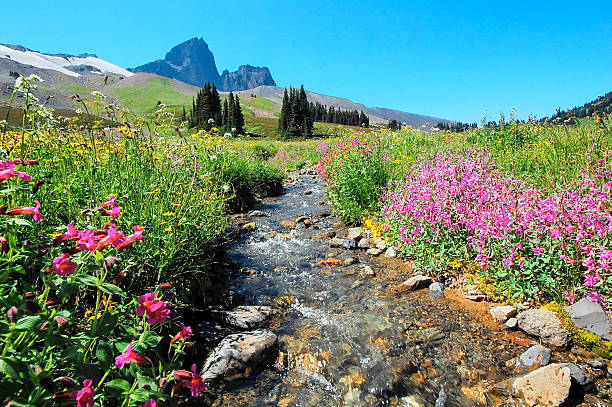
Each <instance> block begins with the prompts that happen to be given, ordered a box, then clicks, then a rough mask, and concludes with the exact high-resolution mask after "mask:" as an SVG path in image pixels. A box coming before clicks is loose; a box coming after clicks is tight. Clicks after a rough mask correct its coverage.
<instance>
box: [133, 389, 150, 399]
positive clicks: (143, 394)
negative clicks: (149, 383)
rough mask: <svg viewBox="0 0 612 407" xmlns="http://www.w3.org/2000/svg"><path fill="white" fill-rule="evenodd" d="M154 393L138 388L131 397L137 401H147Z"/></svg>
mask: <svg viewBox="0 0 612 407" xmlns="http://www.w3.org/2000/svg"><path fill="white" fill-rule="evenodd" d="M152 395H153V393H152V392H150V391H148V390H145V389H136V390H134V393H132V394H130V398H131V399H132V400H135V401H147V400H149V399H150V398H151V397H152Z"/></svg>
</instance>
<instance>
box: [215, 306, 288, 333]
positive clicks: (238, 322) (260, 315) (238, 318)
mask: <svg viewBox="0 0 612 407" xmlns="http://www.w3.org/2000/svg"><path fill="white" fill-rule="evenodd" d="M276 314H277V312H276V310H275V309H274V308H272V307H269V306H267V305H243V306H240V307H236V308H234V309H233V310H232V311H213V317H215V318H216V319H218V320H221V321H223V322H225V323H227V324H229V325H232V326H235V327H237V328H242V329H253V328H257V327H259V326H260V325H261V324H263V323H264V322H265V321H266V320H268V319H269V318H271V317H272V316H274V315H276Z"/></svg>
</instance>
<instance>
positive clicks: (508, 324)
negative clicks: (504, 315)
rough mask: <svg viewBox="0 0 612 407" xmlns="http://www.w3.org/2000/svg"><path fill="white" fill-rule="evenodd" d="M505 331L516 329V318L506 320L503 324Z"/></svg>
mask: <svg viewBox="0 0 612 407" xmlns="http://www.w3.org/2000/svg"><path fill="white" fill-rule="evenodd" d="M504 325H505V326H506V328H507V329H516V327H517V326H518V319H516V318H508V320H507V321H506V323H505V324H504Z"/></svg>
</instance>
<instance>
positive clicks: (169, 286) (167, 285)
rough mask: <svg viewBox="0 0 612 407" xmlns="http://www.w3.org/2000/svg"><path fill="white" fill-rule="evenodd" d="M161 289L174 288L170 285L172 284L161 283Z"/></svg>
mask: <svg viewBox="0 0 612 407" xmlns="http://www.w3.org/2000/svg"><path fill="white" fill-rule="evenodd" d="M159 288H161V289H162V290H169V289H171V288H172V286H171V285H170V283H161V284H160V285H159Z"/></svg>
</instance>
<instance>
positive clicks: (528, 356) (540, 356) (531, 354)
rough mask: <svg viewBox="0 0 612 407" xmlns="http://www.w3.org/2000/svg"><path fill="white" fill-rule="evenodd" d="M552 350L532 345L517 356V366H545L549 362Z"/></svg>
mask: <svg viewBox="0 0 612 407" xmlns="http://www.w3.org/2000/svg"><path fill="white" fill-rule="evenodd" d="M551 355H552V351H551V350H550V349H548V348H545V347H543V346H540V345H533V346H532V347H530V348H529V349H527V350H526V351H525V352H523V354H522V355H521V356H520V357H519V359H518V361H517V362H516V365H517V367H528V368H529V367H531V366H533V365H539V366H546V365H547V364H549V363H550V356H551Z"/></svg>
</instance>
